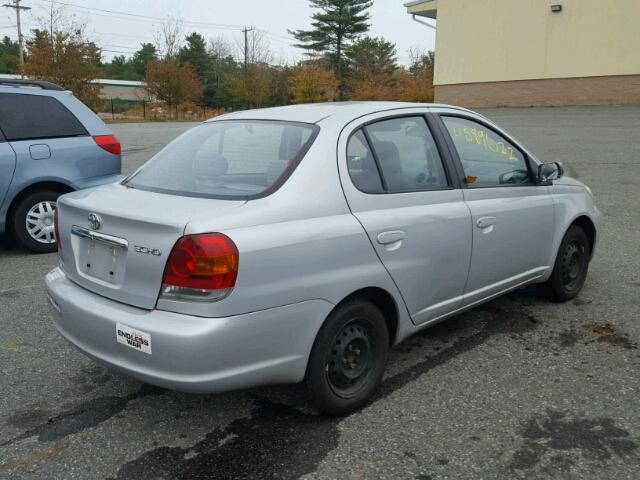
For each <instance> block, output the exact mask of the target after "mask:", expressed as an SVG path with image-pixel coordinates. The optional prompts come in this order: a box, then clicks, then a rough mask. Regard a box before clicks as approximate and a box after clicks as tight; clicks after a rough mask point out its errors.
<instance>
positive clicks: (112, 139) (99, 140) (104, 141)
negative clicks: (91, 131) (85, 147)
mask: <svg viewBox="0 0 640 480" xmlns="http://www.w3.org/2000/svg"><path fill="white" fill-rule="evenodd" d="M93 141H94V142H96V145H98V146H99V147H100V148H102V149H103V150H106V151H107V152H109V153H113V154H114V155H121V154H122V147H121V146H120V142H119V141H118V138H117V137H116V136H115V135H94V136H93Z"/></svg>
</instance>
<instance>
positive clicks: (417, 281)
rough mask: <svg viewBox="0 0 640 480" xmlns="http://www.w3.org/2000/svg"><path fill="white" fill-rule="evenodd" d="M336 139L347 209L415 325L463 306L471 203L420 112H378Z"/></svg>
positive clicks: (469, 247) (468, 252) (468, 257)
mask: <svg viewBox="0 0 640 480" xmlns="http://www.w3.org/2000/svg"><path fill="white" fill-rule="evenodd" d="M346 135H347V137H348V140H347V141H346V146H345V141H344V139H341V142H340V146H341V148H340V149H339V152H340V173H341V177H342V184H343V188H344V191H345V194H346V197H347V200H348V202H349V206H350V208H351V211H352V212H353V214H354V215H355V216H356V218H357V219H358V220H359V221H360V223H361V224H362V226H363V227H364V229H365V230H366V232H367V234H368V236H369V239H370V241H371V244H372V245H373V247H374V249H375V251H376V253H377V255H378V257H379V258H380V260H381V261H382V263H383V264H384V266H385V268H386V269H387V271H388V272H389V274H390V275H391V277H392V278H393V280H394V282H395V283H396V285H397V286H398V289H399V290H400V293H401V294H402V297H403V298H404V301H405V304H406V306H407V308H408V310H409V313H410V315H411V317H412V319H413V321H414V322H415V323H416V324H419V323H424V322H427V321H430V320H435V319H437V318H438V317H441V316H443V315H446V314H447V313H450V312H452V311H454V310H456V309H457V308H459V307H460V306H461V303H462V294H463V292H464V286H465V282H466V279H467V273H468V269H469V261H470V254H471V225H470V214H469V209H468V207H467V206H466V204H465V203H464V199H463V194H462V191H461V190H460V189H459V188H455V187H454V185H453V184H452V180H451V176H450V175H449V174H448V170H449V169H448V168H447V164H446V162H443V157H442V156H441V155H440V151H441V148H438V145H437V144H436V141H435V140H434V136H433V135H432V132H431V130H430V128H429V126H428V124H427V121H426V119H425V117H424V116H422V115H421V114H417V115H413V116H402V117H395V118H388V115H387V118H385V117H383V118H377V119H376V120H375V121H369V122H368V123H366V124H365V125H357V126H354V127H353V128H352V129H350V130H349V131H348V132H347V133H346Z"/></svg>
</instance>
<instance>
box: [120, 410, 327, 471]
mask: <svg viewBox="0 0 640 480" xmlns="http://www.w3.org/2000/svg"><path fill="white" fill-rule="evenodd" d="M338 421H339V420H338V419H335V418H327V417H324V416H320V415H311V414H307V413H303V412H302V411H300V410H298V409H296V408H294V407H290V406H287V405H282V404H277V403H273V402H270V401H268V400H265V399H263V398H257V399H256V405H255V407H254V408H253V410H252V412H251V416H250V417H247V418H241V419H237V420H234V421H233V422H231V423H230V424H229V425H228V426H227V427H225V428H222V429H216V430H214V431H213V432H211V433H208V434H207V435H206V436H205V438H204V439H203V440H201V441H199V442H198V443H196V444H194V445H193V446H191V447H187V448H180V447H160V448H156V449H154V450H151V451H149V452H147V453H144V454H143V455H141V456H140V457H138V458H137V459H135V460H133V461H131V462H129V463H126V464H124V465H123V466H122V467H121V468H120V469H119V471H118V474H117V476H116V477H115V478H116V479H117V480H124V479H136V480H147V479H148V480H151V479H157V478H163V479H166V480H171V479H182V478H215V479H253V478H260V479H270V478H278V479H294V478H299V477H300V476H301V475H304V474H306V473H311V472H313V471H315V469H316V468H317V465H318V464H319V463H320V462H321V461H322V460H323V459H324V458H325V456H326V455H327V453H328V452H330V451H331V450H333V449H334V448H336V447H337V446H338V438H339V432H338Z"/></svg>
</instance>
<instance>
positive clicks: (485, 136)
mask: <svg viewBox="0 0 640 480" xmlns="http://www.w3.org/2000/svg"><path fill="white" fill-rule="evenodd" d="M442 120H443V122H444V124H445V126H446V127H447V130H448V131H449V135H450V136H451V139H452V140H453V144H454V145H455V147H456V150H457V152H458V156H459V157H460V163H461V164H462V168H463V169H464V175H465V183H466V185H467V186H469V187H491V186H500V185H513V184H527V183H530V182H531V178H530V175H529V169H528V167H527V161H526V159H525V157H524V155H523V154H522V152H520V150H518V149H517V148H516V147H515V146H514V145H513V144H511V143H510V142H509V141H508V140H506V139H505V138H503V137H502V136H501V135H498V134H497V133H496V132H494V131H493V130H491V129H490V128H488V127H485V126H484V125H482V124H480V123H478V122H474V121H473V120H469V119H465V118H460V117H446V116H443V117H442Z"/></svg>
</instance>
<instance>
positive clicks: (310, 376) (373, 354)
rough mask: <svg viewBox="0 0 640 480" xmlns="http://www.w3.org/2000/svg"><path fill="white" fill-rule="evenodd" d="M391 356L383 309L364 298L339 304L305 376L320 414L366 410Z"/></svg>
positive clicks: (338, 413)
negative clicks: (363, 408)
mask: <svg viewBox="0 0 640 480" xmlns="http://www.w3.org/2000/svg"><path fill="white" fill-rule="evenodd" d="M388 354H389V333H388V331H387V326H386V322H385V319H384V316H383V315H382V313H381V312H380V310H379V309H378V308H377V307H376V306H375V305H373V304H372V303H370V302H367V301H365V300H359V299H354V300H349V301H347V302H345V303H343V304H342V305H339V306H338V307H337V308H336V309H335V310H334V311H333V312H332V313H331V314H330V315H329V317H328V318H327V320H326V321H325V323H324V325H323V326H322V328H321V329H320V332H319V333H318V336H317V337H316V340H315V342H314V344H313V348H312V350H311V355H310V357H309V364H308V366H307V372H306V375H305V381H306V385H307V389H308V391H309V393H310V395H311V398H312V400H313V402H314V404H315V405H316V407H317V408H318V410H320V411H322V412H324V413H327V414H330V415H343V414H346V413H349V412H352V411H353V410H356V409H358V408H360V407H361V406H363V405H364V404H365V403H366V402H367V401H368V400H369V399H370V398H371V396H372V394H373V392H374V391H375V390H376V388H377V387H378V385H379V384H380V381H381V380H382V375H383V374H384V369H385V365H386V363H387V356H388Z"/></svg>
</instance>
